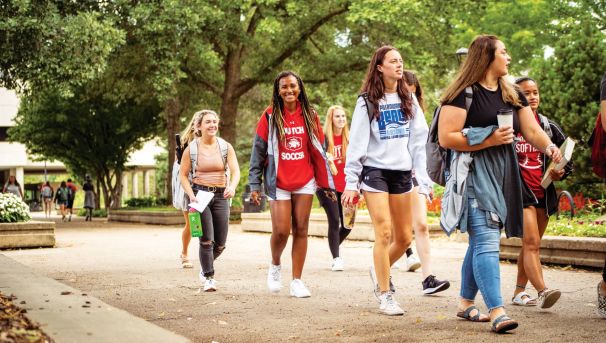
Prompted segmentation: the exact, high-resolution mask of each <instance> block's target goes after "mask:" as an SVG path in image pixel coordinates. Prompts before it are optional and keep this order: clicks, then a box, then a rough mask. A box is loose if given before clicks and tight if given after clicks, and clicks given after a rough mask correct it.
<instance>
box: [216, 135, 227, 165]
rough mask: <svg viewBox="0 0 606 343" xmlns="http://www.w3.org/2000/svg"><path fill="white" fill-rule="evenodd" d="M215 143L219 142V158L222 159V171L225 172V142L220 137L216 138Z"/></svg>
mask: <svg viewBox="0 0 606 343" xmlns="http://www.w3.org/2000/svg"><path fill="white" fill-rule="evenodd" d="M217 141H218V142H219V150H220V151H221V157H222V158H223V169H225V170H227V150H228V144H227V141H226V140H225V139H223V138H221V137H217Z"/></svg>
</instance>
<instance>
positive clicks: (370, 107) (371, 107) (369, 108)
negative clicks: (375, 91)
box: [358, 92, 375, 122]
mask: <svg viewBox="0 0 606 343" xmlns="http://www.w3.org/2000/svg"><path fill="white" fill-rule="evenodd" d="M358 96H359V97H362V99H364V103H365V104H366V113H367V114H368V121H369V122H372V118H374V117H375V105H374V104H373V103H372V102H370V101H368V93H366V92H364V93H362V94H360V95H358Z"/></svg>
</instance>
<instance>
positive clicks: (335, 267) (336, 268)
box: [332, 257, 345, 272]
mask: <svg viewBox="0 0 606 343" xmlns="http://www.w3.org/2000/svg"><path fill="white" fill-rule="evenodd" d="M344 270H345V261H344V260H343V258H342V257H335V258H334V259H333V260H332V271H333V272H342V271H344Z"/></svg>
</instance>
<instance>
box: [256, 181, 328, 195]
mask: <svg viewBox="0 0 606 343" xmlns="http://www.w3.org/2000/svg"><path fill="white" fill-rule="evenodd" d="M316 188H317V187H316V179H311V180H309V182H308V183H307V184H305V186H303V187H301V188H299V189H297V190H296V191H293V192H289V191H285V190H283V189H280V188H278V187H276V199H272V198H271V197H269V196H268V197H267V198H268V199H269V200H290V198H291V194H311V195H314V194H316Z"/></svg>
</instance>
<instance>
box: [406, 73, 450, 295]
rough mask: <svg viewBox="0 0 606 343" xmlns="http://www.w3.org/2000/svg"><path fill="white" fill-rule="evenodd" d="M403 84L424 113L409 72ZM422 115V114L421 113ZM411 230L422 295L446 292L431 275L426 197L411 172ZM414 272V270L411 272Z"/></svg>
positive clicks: (410, 265)
mask: <svg viewBox="0 0 606 343" xmlns="http://www.w3.org/2000/svg"><path fill="white" fill-rule="evenodd" d="M404 82H405V85H406V87H407V88H408V91H409V92H410V93H411V94H414V95H415V97H416V98H417V101H418V103H419V107H420V109H421V110H422V111H423V112H424V111H425V101H424V99H423V88H421V83H420V82H419V79H418V78H417V76H416V75H415V74H414V73H413V72H411V71H409V70H405V71H404ZM421 113H422V112H421ZM412 184H413V186H414V187H413V189H412V195H411V202H412V214H413V215H412V228H413V230H414V233H415V244H416V246H417V253H418V254H419V257H420V258H421V270H422V272H423V281H422V282H421V287H422V288H423V294H427V295H429V294H435V293H438V292H442V291H445V290H447V289H448V288H449V287H450V282H448V281H446V280H438V279H437V278H436V277H435V275H434V274H433V270H432V266H431V246H430V244H429V226H428V225H427V196H425V195H424V194H421V193H419V181H418V180H417V177H416V174H415V172H414V171H413V175H412ZM429 191H430V194H431V195H432V196H433V188H430V190H429ZM409 250H412V249H410V248H408V249H407V251H406V265H407V266H408V269H409V270H410V269H413V267H414V266H415V262H416V258H415V257H414V255H413V254H410V255H409ZM412 271H414V269H413V270H412Z"/></svg>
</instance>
